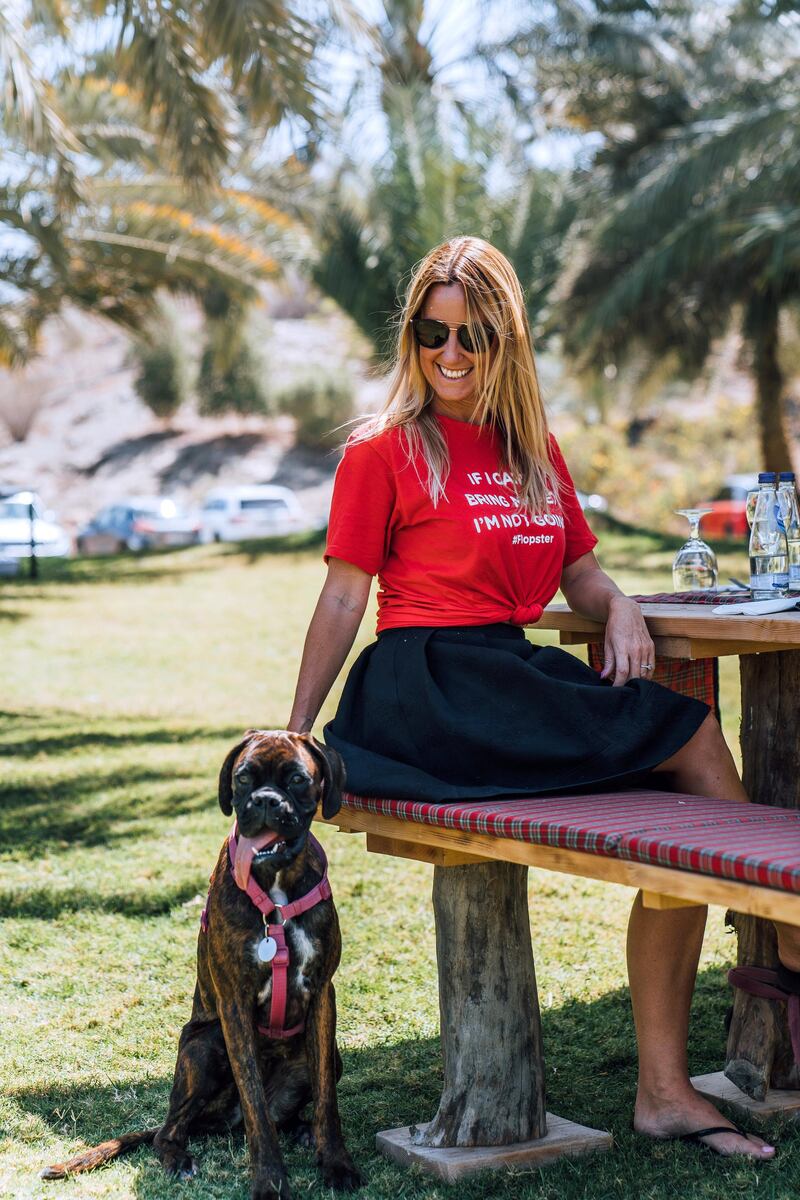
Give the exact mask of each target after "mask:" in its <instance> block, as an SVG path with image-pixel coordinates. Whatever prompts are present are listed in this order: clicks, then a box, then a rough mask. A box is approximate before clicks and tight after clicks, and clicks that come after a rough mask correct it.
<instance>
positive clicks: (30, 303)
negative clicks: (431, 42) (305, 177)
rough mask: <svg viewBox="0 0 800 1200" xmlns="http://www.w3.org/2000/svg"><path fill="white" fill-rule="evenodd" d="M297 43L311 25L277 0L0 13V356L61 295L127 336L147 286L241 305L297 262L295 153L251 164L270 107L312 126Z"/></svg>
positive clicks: (10, 353) (22, 339) (304, 64)
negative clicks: (0, 159)
mask: <svg viewBox="0 0 800 1200" xmlns="http://www.w3.org/2000/svg"><path fill="white" fill-rule="evenodd" d="M101 12H102V13H104V14H105V16H104V17H103V20H102V21H100V22H98V23H94V24H93V21H92V18H93V17H94V16H95V14H98V13H101ZM112 18H113V19H112ZM78 34H80V37H78V36H77V35H78ZM43 41H44V42H47V43H49V49H50V50H51V51H52V55H51V56H48V58H47V59H46V60H45V58H44V57H43V56H42V54H41V53H39V54H38V55H37V56H34V55H33V54H32V47H33V45H34V44H36V45H38V46H39V49H40V51H41V49H42V42H43ZM75 44H83V45H90V46H91V49H90V50H88V51H85V52H84V53H82V54H78V53H77V51H76V50H75V49H74V45H75ZM70 47H73V48H70ZM312 51H313V40H312V29H311V26H310V25H308V23H307V22H306V21H304V20H303V19H301V18H300V17H299V16H298V15H297V14H296V13H295V11H294V9H293V8H292V7H291V5H290V4H288V3H283V2H277V0H275V2H273V0H264V2H263V3H259V4H243V5H238V4H223V3H219V2H216V0H205V2H202V0H200V2H198V3H197V4H194V5H192V6H191V7H190V8H188V9H187V8H186V7H185V6H175V5H170V4H167V3H163V4H162V3H160V0H155V3H148V4H144V3H139V2H138V0H118V2H117V3H116V4H115V5H114V7H113V12H112V13H111V14H109V13H108V11H107V6H106V5H104V4H101V3H100V2H99V0H73V3H71V4H67V2H66V0H36V3H33V0H31V4H30V7H29V9H28V10H27V12H24V14H23V17H20V16H19V15H17V10H16V9H15V10H13V11H9V9H8V8H7V7H2V8H0V85H2V86H3V87H4V89H5V93H6V95H7V96H8V97H9V99H10V103H9V104H8V106H7V110H6V114H5V116H6V120H5V133H4V135H3V136H2V137H0V144H2V145H3V147H4V150H5V151H6V154H5V159H6V161H7V162H8V163H9V164H11V167H10V170H9V171H8V172H7V177H6V181H5V183H4V184H3V185H2V186H0V231H2V232H4V234H5V236H4V238H3V254H2V257H0V287H2V292H0V357H2V358H3V359H5V360H6V361H9V362H13V361H18V360H20V359H21V358H23V357H25V355H26V354H28V353H29V352H30V350H31V347H32V344H33V341H34V340H35V335H36V331H37V330H38V328H39V327H40V326H41V323H42V321H43V320H44V319H45V318H46V317H47V316H48V315H50V314H51V313H53V312H55V311H57V310H58V309H59V308H60V306H61V305H62V304H63V303H65V302H66V301H71V302H72V303H75V304H77V305H79V306H82V307H87V308H91V309H92V310H93V311H97V312H100V313H101V314H103V315H105V316H107V317H109V318H110V319H112V320H115V321H118V322H120V323H121V324H123V325H126V326H129V327H131V328H134V329H137V328H141V327H142V324H143V322H145V321H146V319H147V317H148V314H149V313H151V312H152V309H153V303H154V295H155V292H156V290H157V289H158V288H168V289H170V290H181V291H188V292H195V293H202V292H204V291H205V290H207V289H208V288H210V287H215V288H224V289H226V290H227V291H228V293H229V294H230V296H231V298H232V299H234V300H235V301H236V302H237V303H239V304H244V303H246V302H247V301H249V300H252V299H253V298H254V297H255V295H256V294H257V289H258V286H259V284H260V282H261V281H262V280H263V279H264V278H268V277H271V276H274V275H275V274H277V273H278V271H279V270H280V267H281V265H285V264H286V263H287V262H289V263H291V262H296V261H298V259H300V258H305V257H306V255H307V253H308V238H307V236H306V234H305V232H304V230H303V229H302V227H301V226H300V224H299V222H298V221H297V220H296V219H295V218H294V217H293V216H292V206H293V205H294V204H295V199H296V190H297V189H296V184H297V175H298V163H297V162H296V161H295V160H290V161H289V162H287V163H286V164H285V167H284V169H280V168H277V169H272V170H270V169H268V168H264V167H263V166H259V165H258V160H257V156H258V152H259V149H260V146H261V143H262V142H263V137H264V132H265V130H266V129H269V128H271V127H272V126H274V125H275V124H276V123H278V122H279V121H281V120H282V119H283V118H284V116H285V115H286V114H287V113H290V112H291V113H293V114H294V115H295V117H297V118H299V119H301V120H302V121H304V122H305V123H306V126H307V127H308V128H311V126H312V123H313V122H314V121H316V120H317V117H318V113H317V108H318V107H319V88H318V86H317V85H316V83H315V82H314V80H313V78H312V75H311V73H310V68H309V64H310V60H311V54H312ZM43 61H48V62H55V63H56V64H58V65H57V66H47V67H44V68H43V67H39V68H37V67H36V66H35V65H34V63H35V62H36V63H41V62H43ZM301 173H302V172H301ZM283 199H286V200H287V205H286V206H282V200H283Z"/></svg>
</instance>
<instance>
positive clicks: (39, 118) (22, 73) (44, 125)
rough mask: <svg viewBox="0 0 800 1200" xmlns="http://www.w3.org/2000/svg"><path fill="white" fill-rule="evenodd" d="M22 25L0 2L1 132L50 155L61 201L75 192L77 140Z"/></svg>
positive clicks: (72, 199)
mask: <svg viewBox="0 0 800 1200" xmlns="http://www.w3.org/2000/svg"><path fill="white" fill-rule="evenodd" d="M26 43H27V30H26V27H25V25H24V24H23V23H22V21H21V20H20V18H19V16H18V14H17V11H16V10H15V9H12V8H10V7H8V6H5V7H0V89H1V90H2V95H3V122H4V125H5V128H6V131H7V132H8V133H9V134H11V135H12V136H16V137H18V138H19V139H20V140H21V141H22V142H23V144H24V145H25V146H26V147H27V148H28V149H29V150H31V151H33V152H34V153H36V154H39V155H45V156H48V157H50V158H52V160H53V162H54V165H55V172H54V185H55V187H56V189H57V191H58V194H59V195H60V197H61V199H62V201H65V202H73V203H74V202H75V201H76V200H77V199H78V197H79V196H80V186H79V181H78V173H77V169H76V165H75V161H74V156H75V155H76V154H78V153H79V152H80V150H81V148H82V147H81V145H80V142H79V141H78V139H77V138H76V137H75V135H74V134H73V133H72V131H71V130H70V129H69V128H68V127H67V125H66V124H65V123H64V121H63V119H62V117H61V114H60V112H59V110H58V105H57V103H56V100H55V96H54V94H53V89H52V86H51V85H50V84H49V83H48V82H47V81H46V80H45V79H43V78H42V76H41V74H40V73H39V72H38V71H37V70H36V69H35V67H34V65H33V62H32V61H31V57H30V54H29V52H28V48H27V44H26Z"/></svg>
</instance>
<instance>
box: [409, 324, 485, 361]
mask: <svg viewBox="0 0 800 1200" xmlns="http://www.w3.org/2000/svg"><path fill="white" fill-rule="evenodd" d="M411 327H412V329H413V330H414V336H415V338H416V339H417V342H418V343H419V345H420V346H424V347H425V349H426V350H440V349H441V348H442V346H444V345H445V343H446V342H447V339H448V338H449V337H450V330H451V329H455V330H456V337H457V338H458V342H459V345H460V346H461V347H462V349H464V350H466V352H467V354H480V353H481V351H482V350H483V349H485V347H484V346H478V347H477V348H476V346H475V345H474V343H473V341H472V338H471V337H470V332H469V326H468V325H447V324H445V322H444V321H434V320H433V319H432V318H430V317H414V319H413V321H412V322H411ZM480 328H481V329H482V330H483V333H484V336H485V338H486V342H487V344H488V345H491V344H492V342H493V341H494V338H495V331H494V330H493V329H490V328H489V326H488V325H481V326H480Z"/></svg>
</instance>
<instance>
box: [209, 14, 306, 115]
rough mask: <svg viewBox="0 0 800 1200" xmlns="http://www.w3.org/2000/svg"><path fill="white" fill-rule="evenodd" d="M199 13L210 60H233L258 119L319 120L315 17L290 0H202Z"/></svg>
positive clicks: (234, 76) (237, 85)
mask: <svg viewBox="0 0 800 1200" xmlns="http://www.w3.org/2000/svg"><path fill="white" fill-rule="evenodd" d="M197 15H198V22H199V27H200V31H201V37H202V44H203V46H204V47H205V48H206V50H207V53H208V57H209V60H210V61H212V62H213V61H214V60H216V59H222V60H224V62H225V63H226V64H228V69H229V71H230V77H231V81H232V83H233V87H234V89H235V90H236V91H237V92H238V93H240V94H241V95H242V96H243V98H244V99H245V100H246V103H247V107H248V111H249V112H250V113H251V115H252V117H253V118H255V119H257V120H264V121H266V122H267V124H268V125H277V124H278V122H279V121H281V120H282V119H283V117H285V116H286V115H287V114H289V113H291V114H294V115H297V116H300V117H302V118H304V119H305V120H306V121H308V122H310V123H312V124H313V123H314V121H315V120H316V118H317V115H318V113H317V110H318V103H319V88H318V86H317V85H315V83H314V81H313V79H312V77H311V73H310V67H311V60H312V58H313V54H314V48H315V34H314V27H313V26H312V25H311V23H310V22H309V21H306V20H305V19H304V18H302V17H301V16H299V15H298V13H297V12H295V11H294V10H293V8H292V6H291V5H290V4H288V3H285V0H202V2H201V3H199V4H198V6H197Z"/></svg>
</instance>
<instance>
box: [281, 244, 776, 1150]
mask: <svg viewBox="0 0 800 1200" xmlns="http://www.w3.org/2000/svg"><path fill="white" fill-rule="evenodd" d="M596 542H597V539H596V538H595V536H594V535H593V534H592V532H591V530H590V529H589V527H588V525H587V524H586V521H585V519H584V517H583V514H582V512H581V509H580V505H579V504H578V501H577V499H576V496H575V490H574V487H573V484H572V481H571V479H570V476H569V473H568V471H567V468H566V465H565V464H564V460H563V458H562V457H561V453H560V451H559V449H558V445H557V443H556V442H555V439H554V438H552V436H551V435H549V434H548V429H547V421H546V417H545V413H544V408H543V404H542V400H541V396H540V393H539V389H538V384H537V377H536V368H535V365H534V360H533V351H532V348H531V341H530V333H529V329H528V323H527V318H526V314H525V308H524V303H523V295H522V290H521V287H520V284H519V281H518V279H517V277H516V275H515V273H514V271H513V268H512V267H511V265H510V263H509V262H508V261H507V260H506V259H505V258H504V257H503V255H502V254H500V253H499V252H498V251H497V250H496V249H494V247H492V246H490V245H489V244H488V243H486V242H484V241H481V240H480V239H478V238H469V237H460V238H455V239H453V240H451V241H449V242H446V243H445V244H443V245H441V246H439V247H437V248H436V249H435V250H433V251H431V253H430V254H429V255H428V256H427V257H426V258H425V259H424V260H423V262H422V263H421V264H420V265H419V267H418V268H417V270H416V271H415V273H414V276H413V278H412V280H411V283H410V285H409V288H408V294H407V297H406V304H405V308H404V310H403V313H402V316H401V320H400V327H399V334H398V351H397V361H396V366H395V371H394V374H393V377H392V380H391V385H390V391H389V398H388V401H387V403H386V405H385V407H384V409H383V410H382V412H381V413H380V414H379V415H378V417H377V418H374V419H372V420H371V421H370V422H368V423H366V424H365V425H364V426H362V427H361V428H360V429H359V430H358V431H357V432H356V433H355V434H354V435H353V436H352V437H351V438H350V440H349V442H348V445H347V448H346V450H345V453H344V456H343V459H342V462H341V464H340V466H339V469H338V472H337V477H336V484H335V487H334V495H333V501H332V505H331V519H330V526H329V532H328V543H327V548H326V560H327V563H328V576H327V580H326V582H325V585H324V587H323V589H322V593H321V595H320V598H319V602H318V604H317V607H316V610H315V612H314V616H313V618H312V621H311V625H310V627H309V631H308V636H307V638H306V645H305V649H304V652H303V659H302V664H301V667H300V675H299V679H298V684H297V691H296V695H295V700H294V705H293V708H292V713H291V717H290V720H289V725H288V727H289V729H291V730H295V731H298V732H305V731H308V730H310V729H311V727H312V725H313V723H314V721H315V719H316V717H317V714H318V713H319V710H320V707H321V705H322V703H323V702H324V700H325V697H326V696H327V694H328V692H329V690H330V688H331V686H332V684H333V682H334V680H335V679H336V677H337V675H338V674H339V671H340V670H341V668H342V666H343V664H344V661H345V659H346V657H347V655H348V653H349V651H350V648H351V646H352V644H353V640H354V638H355V635H356V633H357V631H358V628H359V625H360V622H361V619H362V616H363V614H364V611H365V608H366V604H367V599H368V595H369V589H370V584H371V579H372V576H373V575H376V574H377V575H378V577H379V582H380V591H379V596H378V605H379V615H378V635H379V636H378V640H377V642H376V643H374V644H373V645H372V646H369V647H368V648H367V649H366V650H365V651H364V652H363V653H362V654H361V656H360V657H359V659H358V660H357V661H356V663H355V665H354V666H353V668H352V670H351V672H350V675H349V677H348V680H347V683H346V685H345V688H344V691H343V694H342V698H341V701H340V704H339V709H338V711H337V714H336V716H335V718H334V720H333V721H332V722H331V724H330V725H329V726H328V727H326V730H325V737H326V740H327V741H328V743H329V744H332V745H333V746H335V747H336V748H337V749H338V750H339V751H340V752H341V754H342V755H343V757H344V760H345V765H346V768H347V778H348V787H349V788H350V789H351V790H352V791H353V792H356V793H358V794H364V795H384V796H396V797H416V798H424V799H429V800H450V799H455V798H467V799H479V798H483V797H486V796H504V795H505V796H511V795H534V794H536V793H548V792H549V793H552V792H553V791H554V790H557V789H559V788H569V789H570V790H571V791H574V790H575V789H576V788H577V787H580V786H586V787H589V786H591V787H592V788H593V789H594V788H596V787H597V786H598V785H600V784H602V783H604V782H606V781H610V780H612V779H613V780H614V781H615V786H619V784H620V783H621V782H622V783H626V784H627V783H635V782H636V781H637V780H638V779H639V778H640V776H641V774H642V773H643V772H645V771H649V770H654V771H664V772H669V773H670V774H671V776H672V780H671V782H672V783H673V786H674V787H675V788H676V789H677V790H678V791H684V792H694V793H700V794H706V795H714V796H720V797H727V798H730V799H735V800H741V801H746V800H747V796H746V795H745V792H744V790H743V788H742V784H741V782H740V780H739V778H738V775H737V773H736V769H735V766H734V763H733V759H732V758H731V755H730V752H729V750H728V748H727V746H726V744H725V741H724V739H723V737H722V734H721V731H720V728H719V725H718V723H717V721H716V720H715V718H714V716H713V715H712V714H711V713H710V711H709V709H708V707H707V705H704V704H701V703H700V702H699V701H696V700H692V699H689V698H687V697H683V696H679V695H678V694H676V693H674V692H671V691H669V690H668V689H666V688H663V687H661V686H659V685H658V684H655V683H652V682H650V681H649V679H648V676H649V675H650V674H651V673H652V670H653V665H654V646H653V642H652V640H651V639H650V636H649V634H648V632H647V628H646V626H645V623H644V621H643V619H642V616H641V612H640V610H639V607H638V605H637V604H636V603H635V601H633V600H630V599H628V598H627V597H625V596H624V595H623V594H622V592H620V590H619V588H617V586H616V585H615V584H614V583H613V582H612V580H611V579H609V577H608V576H607V575H606V574H605V573H604V572H603V571H602V570H601V569H600V567H599V565H598V563H597V560H596V558H595V556H594V553H593V548H594V546H595V545H596ZM559 586H560V587H561V589H562V591H563V593H564V595H565V597H566V599H567V602H568V603H569V605H570V607H571V608H573V609H575V610H576V611H578V612H580V613H582V614H584V615H586V616H588V617H592V618H594V619H596V620H599V621H604V622H606V633H605V663H604V667H603V670H602V672H601V674H600V676H598V675H597V674H596V673H595V672H594V671H592V670H591V669H590V668H589V667H588V666H586V665H584V664H583V663H581V662H580V661H579V660H578V659H576V658H575V657H574V656H572V655H570V654H568V653H566V652H565V651H562V650H560V649H558V648H556V647H550V646H548V647H538V648H537V647H535V646H533V645H531V643H529V642H528V641H527V640H526V638H525V637H524V634H523V633H522V629H521V626H522V625H523V624H530V623H535V621H536V620H537V619H538V617H539V616H540V615H541V610H542V608H543V606H544V605H545V604H547V603H548V601H550V600H551V599H552V597H553V596H554V594H555V592H556V590H557V589H558V587H559ZM704 925H705V910H704V909H701V908H684V909H673V910H667V911H658V910H653V909H645V908H644V907H643V906H642V903H641V897H640V896H638V897H637V899H636V901H635V903H634V906H633V911H632V914H631V920H630V926H629V936H628V966H629V975H630V987H631V999H632V1003H633V1010H634V1018H635V1024H636V1033H637V1041H638V1047H639V1066H640V1074H639V1087H638V1092H637V1098H636V1109H635V1116H634V1126H635V1128H636V1129H637V1130H638V1131H639V1132H641V1133H644V1134H648V1135H649V1136H651V1137H655V1138H670V1137H676V1136H681V1135H684V1134H690V1133H695V1132H696V1131H698V1130H705V1129H708V1128H709V1127H711V1128H720V1127H721V1128H722V1129H723V1132H717V1133H714V1134H711V1135H705V1136H704V1137H703V1141H704V1142H705V1143H706V1144H707V1145H709V1146H711V1147H712V1148H713V1149H714V1150H716V1151H717V1152H719V1153H721V1154H737V1153H741V1154H746V1155H750V1156H753V1157H757V1158H768V1157H771V1156H772V1155H773V1154H774V1150H773V1148H772V1147H771V1146H767V1145H766V1144H765V1143H764V1142H763V1141H762V1140H761V1139H760V1138H757V1137H755V1136H753V1135H751V1136H745V1135H742V1134H740V1133H738V1132H737V1131H736V1130H735V1129H734V1128H733V1127H732V1126H731V1125H730V1122H728V1121H727V1120H725V1119H724V1118H722V1117H721V1116H720V1114H719V1113H718V1112H717V1110H716V1109H715V1108H714V1106H713V1105H712V1104H711V1103H710V1102H709V1101H708V1100H706V1099H704V1098H703V1097H702V1096H700V1095H699V1094H698V1093H697V1092H695V1091H694V1089H693V1088H692V1087H691V1084H690V1082H689V1075H688V1067H687V1054H686V1040H687V1031H688V1020H689V1006H690V1001H691V994H692V990H693V986H694V979H695V973H696V969H697V962H698V959H699V954H700V948H701V943H702V937H703V929H704ZM792 936H795V937H796V936H797V931H794V934H791V932H790V931H789V930H788V929H784V930H783V931H782V941H783V947H782V949H783V951H785V954H784V953H782V958H783V961H784V962H785V963H786V965H787V966H795V965H796V966H797V967H800V942H798V943H796V944H791V943H790V940H789V939H790V937H792ZM793 954H794V956H795V957H796V959H797V962H796V964H795V962H793V961H790V960H791V959H792V955H793ZM728 1130H730V1132H728Z"/></svg>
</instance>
